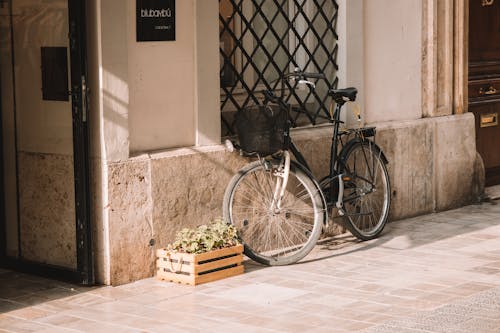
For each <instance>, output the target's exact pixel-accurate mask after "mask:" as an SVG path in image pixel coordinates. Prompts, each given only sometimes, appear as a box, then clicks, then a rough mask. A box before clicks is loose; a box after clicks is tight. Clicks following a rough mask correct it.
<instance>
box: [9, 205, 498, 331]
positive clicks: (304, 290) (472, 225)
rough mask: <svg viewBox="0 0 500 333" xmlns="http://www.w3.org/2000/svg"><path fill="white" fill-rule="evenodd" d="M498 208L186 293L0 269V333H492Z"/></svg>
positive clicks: (400, 228)
mask: <svg viewBox="0 0 500 333" xmlns="http://www.w3.org/2000/svg"><path fill="white" fill-rule="evenodd" d="M499 216H500V205H496V206H493V205H489V204H484V205H474V206H469V207H465V208H460V209H457V210H453V211H449V212H443V213H439V214H431V215H427V216H421V217H415V218H411V219H407V220H402V221H396V222H392V223H390V224H389V225H388V226H387V229H386V231H385V232H384V234H383V235H382V237H380V238H379V239H376V240H372V241H368V242H358V241H356V240H354V239H353V237H352V236H350V235H340V236H338V237H330V238H328V239H323V240H322V241H321V242H320V244H319V245H318V246H317V247H316V248H315V249H314V251H313V252H312V253H311V254H310V255H309V256H308V257H306V258H305V259H304V260H303V261H302V262H301V263H299V264H297V265H291V266H284V267H264V266H261V265H259V264H256V263H253V262H251V261H248V260H247V261H246V262H245V270H246V272H245V274H242V275H239V276H237V277H233V278H229V279H225V280H221V281H216V282H213V283H210V284H205V285H201V286H197V287H191V286H184V285H178V284H173V283H167V282H164V281H158V280H156V279H154V278H151V279H145V280H141V281H137V282H134V283H130V284H128V285H123V286H119V287H94V288H84V287H80V286H73V285H71V284H67V283H62V282H58V281H52V280H48V279H43V278H38V277H34V276H29V275H26V274H22V273H17V272H11V271H8V270H3V271H2V270H0V332H2V333H3V331H6V332H34V331H37V332H55V333H57V332H162V333H163V332H173V333H177V332H200V333H201V332H203V333H205V332H217V333H220V332H231V333H232V332H239V333H240V332H259V333H260V332H265V333H277V332H319V333H321V332H340V333H344V332H375V333H376V332H382V333H384V332H397V333H434V332H436V333H447V332H453V333H465V332H467V333H470V332H478V333H483V332H485V333H490V332H496V333H498V332H500V243H499V240H500V218H499Z"/></svg>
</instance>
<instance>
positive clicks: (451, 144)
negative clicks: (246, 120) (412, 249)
mask: <svg viewBox="0 0 500 333" xmlns="http://www.w3.org/2000/svg"><path fill="white" fill-rule="evenodd" d="M330 131H331V129H329V128H317V129H307V130H298V131H295V132H294V133H293V137H294V139H295V141H296V142H297V143H298V145H299V146H300V148H301V151H302V152H303V153H304V155H305V156H306V159H307V160H308V161H310V162H311V168H312V169H313V172H314V173H315V175H316V176H317V177H321V176H322V175H325V174H326V173H327V172H328V171H327V170H328V159H329V144H330V139H331V137H330ZM457 133H460V134H461V135H460V140H457ZM377 143H378V144H379V145H380V146H381V147H382V148H383V150H384V152H385V153H386V155H387V158H388V159H389V165H388V168H389V173H390V177H391V182H392V190H393V193H392V195H393V201H392V205H391V219H392V220H397V219H401V218H405V217H409V216H415V215H418V214H423V213H429V212H433V211H437V210H444V209H449V208H453V207H457V206H460V205H463V204H466V203H469V202H471V201H472V200H473V199H474V197H475V196H477V195H478V193H474V188H477V187H476V186H474V185H475V184H474V179H475V178H474V164H475V158H476V153H475V151H476V150H475V139H474V119H473V116H472V115H471V114H465V115H458V116H448V117H438V118H429V119H421V120H413V121H405V122H389V123H382V124H378V134H377ZM244 163H245V160H244V159H243V158H241V157H239V156H238V155H237V154H235V153H227V152H225V151H224V148H223V147H222V146H214V147H204V148H192V149H188V148H184V149H179V150H174V151H170V152H165V153H158V154H152V155H144V156H141V157H137V158H133V159H130V160H128V161H125V162H120V163H111V164H109V165H108V174H109V178H108V179H109V180H108V186H109V190H108V193H109V198H110V202H109V205H108V206H107V207H106V209H108V210H109V228H110V229H109V230H110V234H109V235H110V241H109V244H110V270H111V272H110V276H111V281H110V282H111V284H114V285H116V284H122V283H126V282H130V281H133V280H137V279H140V278H145V277H149V276H152V275H153V274H154V260H155V258H154V251H155V249H156V248H159V247H163V246H165V245H166V244H167V243H169V242H171V241H172V240H173V237H174V235H175V233H176V232H177V231H178V230H180V229H181V228H183V227H192V226H196V225H199V224H202V223H206V222H208V221H210V220H211V219H213V218H216V217H220V216H221V214H222V212H221V206H222V196H223V193H224V190H225V186H226V184H227V183H228V182H229V179H230V177H231V176H232V175H233V174H234V173H235V171H236V170H238V169H239V168H240V167H241V166H242V165H244Z"/></svg>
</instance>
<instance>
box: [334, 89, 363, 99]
mask: <svg viewBox="0 0 500 333" xmlns="http://www.w3.org/2000/svg"><path fill="white" fill-rule="evenodd" d="M329 93H330V95H331V96H332V97H333V99H334V100H338V99H341V100H343V99H344V98H347V99H348V100H350V101H351V102H354V101H355V100H356V95H357V94H358V89H356V88H345V89H331V90H330V91H329Z"/></svg>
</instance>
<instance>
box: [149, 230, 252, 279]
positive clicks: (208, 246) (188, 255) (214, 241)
mask: <svg viewBox="0 0 500 333" xmlns="http://www.w3.org/2000/svg"><path fill="white" fill-rule="evenodd" d="M242 252H243V245H241V244H240V241H239V240H238V236H237V232H236V229H235V228H234V226H232V225H229V224H227V223H225V222H224V221H222V220H216V221H214V222H212V223H210V224H208V225H201V226H199V227H197V228H191V229H189V228H185V229H182V230H181V231H179V232H178V233H177V235H176V237H175V241H174V242H173V243H172V244H169V245H168V246H167V248H165V249H160V250H158V252H157V257H158V260H157V277H158V278H159V279H161V280H170V281H174V282H180V283H186V284H191V285H196V284H200V283H204V282H209V281H213V280H218V279H221V278H224V277H229V276H233V275H237V274H241V273H243V265H242V261H243V254H242Z"/></svg>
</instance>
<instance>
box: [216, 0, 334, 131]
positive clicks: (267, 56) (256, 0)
mask: <svg viewBox="0 0 500 333" xmlns="http://www.w3.org/2000/svg"><path fill="white" fill-rule="evenodd" d="M337 16H338V4H337V3H336V1H335V0H219V21H220V24H219V27H220V29H219V31H220V62H221V67H220V77H221V95H222V96H221V97H222V98H221V104H222V105H221V111H222V136H228V135H232V134H234V133H235V130H234V126H233V123H234V114H235V112H236V111H237V110H239V109H241V108H244V107H247V106H250V105H253V104H258V103H259V100H260V99H261V98H262V96H261V94H260V93H259V92H260V91H262V90H263V89H272V90H275V91H276V92H277V93H281V91H280V88H281V84H280V81H279V80H278V78H279V77H280V75H281V74H282V73H287V72H290V71H293V70H294V68H297V67H299V68H300V69H302V70H304V71H306V72H321V73H325V74H326V76H327V78H328V79H327V80H326V81H325V80H321V81H318V82H317V85H316V89H314V90H310V89H307V88H301V89H290V90H288V89H285V98H286V101H287V102H288V103H291V104H292V105H293V106H294V107H293V111H294V112H292V115H291V122H292V125H293V126H294V127H297V126H304V125H316V124H318V123H324V122H327V121H328V119H329V117H328V103H329V100H328V94H327V92H328V90H329V89H331V88H336V86H337V81H338V79H337V76H336V73H337V70H338V66H337V63H336V57H337V50H338V45H337V40H338V36H337V33H336V31H335V28H336V22H337ZM287 85H288V87H286V88H293V87H292V85H293V83H287Z"/></svg>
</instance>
